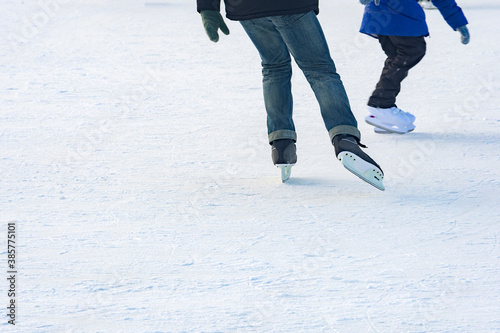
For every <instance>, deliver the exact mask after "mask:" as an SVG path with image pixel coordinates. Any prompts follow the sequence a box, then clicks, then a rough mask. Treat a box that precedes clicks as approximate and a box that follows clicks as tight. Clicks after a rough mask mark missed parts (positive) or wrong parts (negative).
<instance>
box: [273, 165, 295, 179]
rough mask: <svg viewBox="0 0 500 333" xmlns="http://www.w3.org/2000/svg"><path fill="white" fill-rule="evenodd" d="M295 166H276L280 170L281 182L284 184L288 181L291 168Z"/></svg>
mask: <svg viewBox="0 0 500 333" xmlns="http://www.w3.org/2000/svg"><path fill="white" fill-rule="evenodd" d="M294 165H295V164H276V166H277V167H278V168H279V169H280V170H281V182H282V183H284V182H286V181H287V180H288V179H290V175H291V174H292V167H293V166H294Z"/></svg>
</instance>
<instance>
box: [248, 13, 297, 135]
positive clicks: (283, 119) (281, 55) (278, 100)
mask: <svg viewBox="0 0 500 333" xmlns="http://www.w3.org/2000/svg"><path fill="white" fill-rule="evenodd" d="M241 25H242V26H243V28H244V29H245V31H246V33H247V34H248V36H249V37H250V39H251V41H252V42H253V44H254V45H255V47H256V48H257V50H258V51H259V54H260V57H261V59H262V85H263V92H264V104H265V107H266V112H267V129H268V138H269V142H273V141H274V140H279V139H292V140H294V141H296V140H297V134H296V133H295V126H294V123H293V119H292V114H293V99H292V87H291V77H292V66H291V58H290V53H289V51H288V48H287V46H286V44H285V42H284V41H283V39H282V38H281V35H280V33H279V32H278V31H277V30H276V27H275V25H274V23H273V22H272V21H271V20H270V19H269V18H259V19H254V20H246V21H241Z"/></svg>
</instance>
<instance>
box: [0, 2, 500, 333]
mask: <svg viewBox="0 0 500 333" xmlns="http://www.w3.org/2000/svg"><path fill="white" fill-rule="evenodd" d="M144 1H148V2H146V3H145V2H144ZM459 4H460V5H461V7H462V8H463V10H464V13H465V14H466V16H467V18H468V20H469V22H470V24H469V28H470V32H471V42H470V44H469V45H462V44H461V43H460V36H459V34H458V32H456V31H453V30H452V29H451V28H450V27H449V26H448V25H447V24H446V22H445V21H444V20H443V18H442V17H441V15H440V14H439V12H438V11H436V10H434V11H426V14H427V20H428V24H429V26H430V30H431V37H430V38H427V43H428V51H427V55H426V57H425V58H424V60H423V61H422V62H421V63H420V64H419V65H418V66H417V67H415V68H414V69H413V70H412V71H411V72H410V75H409V76H408V78H407V79H406V80H405V81H404V82H403V90H402V93H401V95H400V97H399V98H398V106H399V107H400V108H402V109H403V110H405V111H408V112H411V113H413V114H415V115H416V117H417V120H416V122H415V125H416V129H415V131H414V132H412V133H409V134H407V135H380V134H376V133H374V132H373V128H372V127H371V126H369V125H367V124H366V123H364V121H363V119H364V117H365V116H366V110H365V107H366V101H367V99H368V96H369V95H370V93H371V91H372V90H373V88H374V86H375V83H376V82H377V79H378V76H379V74H380V71H381V69H382V65H383V61H384V58H385V57H384V55H383V52H382V50H381V49H380V46H379V45H378V42H377V41H376V40H375V39H373V38H370V37H368V36H365V35H362V34H360V33H359V32H358V29H359V24H360V22H361V17H362V13H363V6H362V5H360V4H359V3H358V2H357V1H356V0H337V1H322V2H321V3H320V7H321V12H320V15H319V19H320V21H321V23H322V25H323V28H324V31H325V34H326V37H327V39H328V42H329V45H330V48H331V52H332V56H333V58H334V61H335V63H336V66H337V70H338V71H339V73H340V74H341V76H342V79H343V82H344V84H345V86H346V90H347V92H348V95H349V98H350V102H351V106H352V109H353V112H354V113H355V115H356V117H357V119H358V121H359V128H360V130H361V132H362V142H363V143H365V144H366V145H367V146H368V147H369V148H368V149H367V152H368V153H369V154H370V155H371V156H372V157H373V158H374V159H375V160H376V161H377V162H378V163H379V164H380V165H381V167H382V169H383V170H384V173H385V180H384V185H385V187H386V191H385V192H381V191H378V190H377V189H375V188H373V187H371V186H370V185H368V184H366V183H364V182H362V181H361V180H359V179H358V178H357V177H355V176H354V175H352V174H351V173H350V172H348V171H347V170H345V169H344V167H343V166H342V165H341V164H340V163H339V162H338V161H337V160H336V158H335V156H334V149H333V147H332V145H331V144H330V142H329V140H328V134H327V132H326V129H325V128H324V125H323V123H322V120H321V117H320V113H319V108H318V105H317V103H316V100H315V98H314V95H313V93H312V91H311V89H310V87H309V85H308V83H307V82H306V80H305V79H304V77H303V75H302V74H301V73H300V71H299V70H298V69H297V67H294V69H295V75H294V79H293V89H294V97H295V100H294V103H295V110H294V112H295V121H296V127H297V132H298V142H297V145H298V163H297V164H296V165H295V166H294V168H293V173H292V178H291V179H290V180H289V181H287V182H286V183H285V184H283V183H282V182H281V179H280V175H279V170H277V169H276V167H274V166H273V165H272V161H271V149H270V146H269V145H268V143H267V131H266V125H265V122H266V116H265V111H264V106H263V100H262V91H261V69H260V59H259V56H258V54H257V52H256V50H255V48H254V47H253V45H252V44H251V42H250V41H249V39H248V37H247V36H246V35H245V34H244V32H243V30H242V28H241V26H240V25H239V23H237V22H230V21H228V22H227V23H228V25H229V28H230V29H231V34H230V35H229V36H221V39H220V41H219V43H217V44H215V43H212V42H210V41H209V40H208V38H207V36H206V35H205V32H204V31H203V28H202V25H201V20H200V17H199V14H198V13H197V12H196V5H195V1H194V0H193V1H188V0H120V1H118V0H72V1H68V0H64V1H63V0H40V1H27V0H24V1H14V0H2V1H1V2H0V32H1V34H0V35H1V36H0V77H1V79H0V170H1V176H0V247H1V250H0V257H1V263H2V264H1V267H0V272H3V274H4V275H3V276H5V277H7V273H6V272H7V253H6V251H7V242H6V240H7V223H8V222H9V221H16V223H17V265H18V266H17V269H18V271H19V275H18V281H17V282H18V284H17V296H16V304H17V306H18V307H17V318H16V325H15V326H12V325H10V324H8V323H7V319H8V317H7V315H6V314H7V309H6V307H7V305H8V301H9V299H8V297H7V289H8V287H9V286H8V281H7V280H6V278H3V279H1V280H3V282H0V294H1V297H0V300H1V301H0V302H1V303H0V308H2V309H4V310H0V313H1V314H2V316H0V318H2V319H1V322H0V331H2V332H356V333H357V332H499V331H500V301H499V299H500V265H499V246H498V244H497V237H498V236H499V231H500V224H499V222H500V207H499V203H500V202H499V197H500V196H499V194H500V193H499V192H500V163H499V162H500V116H499V107H500V95H499V91H500V89H499V87H500V81H499V74H500V65H499V62H498V59H500V43H498V36H499V31H498V30H499V29H498V28H499V26H498V17H500V5H499V4H498V1H497V0H460V1H459ZM2 230H3V231H2Z"/></svg>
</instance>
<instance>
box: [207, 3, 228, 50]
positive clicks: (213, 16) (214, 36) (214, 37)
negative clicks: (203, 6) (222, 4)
mask: <svg viewBox="0 0 500 333" xmlns="http://www.w3.org/2000/svg"><path fill="white" fill-rule="evenodd" d="M201 20H202V22H203V27H204V28H205V31H206V33H207V35H208V38H210V40H211V41H212V42H214V43H217V41H219V33H218V31H219V29H220V30H221V31H222V32H223V33H224V34H226V35H229V28H228V27H227V25H226V23H224V19H223V18H222V15H221V14H220V13H219V12H216V11H215V10H202V11H201Z"/></svg>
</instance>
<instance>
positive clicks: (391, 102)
mask: <svg viewBox="0 0 500 333" xmlns="http://www.w3.org/2000/svg"><path fill="white" fill-rule="evenodd" d="M379 42H380V45H381V46H382V49H383V50H384V52H385V54H386V55H387V59H386V61H385V64H384V68H383V70H382V74H381V75H380V79H379V82H378V83H377V85H376V87H375V90H374V91H373V93H372V95H371V97H370V99H369V100H368V105H369V106H372V107H378V108H384V109H385V108H391V107H393V106H396V97H397V96H398V94H399V92H400V91H401V82H402V81H403V80H404V79H405V78H406V76H408V71H409V70H410V69H411V68H413V67H414V66H415V65H416V64H418V63H419V62H420V60H422V58H423V57H424V55H425V51H426V44H425V39H424V37H402V36H379Z"/></svg>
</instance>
